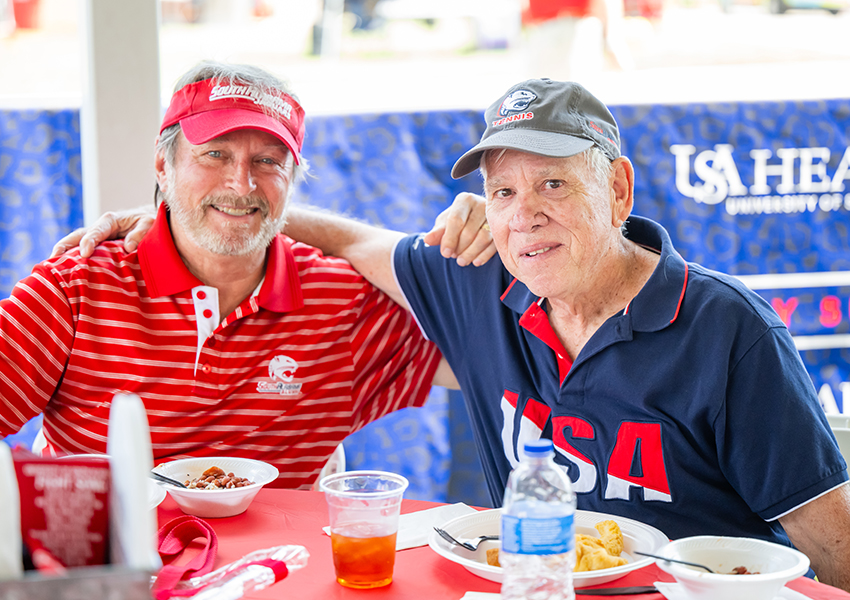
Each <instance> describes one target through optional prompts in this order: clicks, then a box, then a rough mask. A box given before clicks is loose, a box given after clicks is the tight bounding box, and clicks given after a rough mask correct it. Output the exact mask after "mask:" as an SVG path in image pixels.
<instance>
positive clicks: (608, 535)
mask: <svg viewBox="0 0 850 600" xmlns="http://www.w3.org/2000/svg"><path fill="white" fill-rule="evenodd" d="M595 527H596V531H598V532H599V535H600V537H598V538H597V537H593V536H592V535H584V534H582V533H579V534H577V535H576V566H575V569H573V571H575V572H577V573H580V572H583V571H598V570H599V569H608V568H611V567H619V566H621V565H624V564H626V562H627V561H626V559H625V558H623V557H622V556H620V554H621V553H622V552H623V532H622V531H620V526H619V525H617V523H615V522H614V521H612V520H610V519H609V520H607V521H600V522H599V523H597V524H596V525H595Z"/></svg>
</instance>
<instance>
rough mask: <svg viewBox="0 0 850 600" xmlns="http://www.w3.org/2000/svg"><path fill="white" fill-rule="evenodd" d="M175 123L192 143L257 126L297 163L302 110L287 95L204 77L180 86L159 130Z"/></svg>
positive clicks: (302, 132) (301, 127)
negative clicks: (289, 152)
mask: <svg viewBox="0 0 850 600" xmlns="http://www.w3.org/2000/svg"><path fill="white" fill-rule="evenodd" d="M175 123H180V128H181V129H182V130H183V135H185V136H186V139H187V140H189V143H191V144H195V145H197V144H204V143H206V142H208V141H210V140H211V139H213V138H216V137H218V136H220V135H224V134H225V133H229V132H231V131H236V130H237V129H259V130H260V131H265V132H267V133H270V134H272V135H273V136H275V137H276V138H278V139H279V140H280V141H282V142H283V143H284V144H286V147H287V148H289V150H290V151H291V152H292V155H293V158H294V159H295V164H300V163H301V145H302V143H303V142H304V109H303V108H301V105H300V104H298V102H296V101H295V99H294V98H292V96H290V95H288V94H283V93H280V92H277V91H275V90H263V89H261V88H259V87H257V86H252V85H246V84H241V83H235V84H232V85H228V84H225V83H216V82H215V80H213V79H205V80H203V81H198V82H195V83H191V84H189V85H186V86H184V87H182V88H180V89H179V90H178V91H177V92H176V93H175V94H174V95H173V96H172V97H171V104H169V106H168V110H167V111H166V112H165V118H163V120H162V126H161V127H160V129H159V132H160V133H162V132H163V130H164V129H165V128H166V127H171V126H172V125H174V124H175Z"/></svg>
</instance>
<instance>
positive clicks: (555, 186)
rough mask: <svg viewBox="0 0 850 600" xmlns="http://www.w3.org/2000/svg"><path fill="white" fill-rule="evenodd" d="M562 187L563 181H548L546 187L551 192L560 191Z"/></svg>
mask: <svg viewBox="0 0 850 600" xmlns="http://www.w3.org/2000/svg"><path fill="white" fill-rule="evenodd" d="M562 185H564V182H563V181H561V180H560V179H547V180H546V187H547V188H548V189H550V190H555V189H558V188H559V187H561V186H562Z"/></svg>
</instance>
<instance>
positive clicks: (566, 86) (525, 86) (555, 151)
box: [452, 79, 620, 179]
mask: <svg viewBox="0 0 850 600" xmlns="http://www.w3.org/2000/svg"><path fill="white" fill-rule="evenodd" d="M484 119H485V120H486V122H487V129H485V130H484V135H482V136H481V141H480V142H478V144H477V145H476V146H475V147H474V148H472V149H471V150H469V151H468V152H467V153H466V154H464V155H463V156H461V157H460V158H459V159H458V161H457V162H456V163H455V165H454V167H453V168H452V177H453V178H455V179H458V178H460V177H463V176H464V175H469V174H470V173H472V172H473V171H475V170H476V169H477V168H478V166H479V165H480V164H481V155H482V154H483V153H484V152H485V151H486V150H490V149H502V148H504V149H508V150H519V151H520V152H528V153H531V154H539V155H542V156H551V157H558V158H566V157H568V156H573V155H575V154H578V153H579V152H584V151H585V150H587V149H588V148H590V147H591V146H597V147H598V148H599V149H600V150H602V152H603V153H604V154H605V156H607V157H608V158H609V159H610V160H614V159H615V158H618V157H619V156H620V131H619V129H618V128H617V122H616V121H615V120H614V116H613V115H612V114H611V111H609V110H608V107H607V106H605V105H604V104H603V103H602V102H600V101H599V99H597V98H596V96H594V95H593V94H591V93H590V92H588V91H587V90H586V89H584V87H582V86H581V85H579V84H578V83H575V82H572V81H553V80H551V79H529V80H527V81H523V82H522V83H518V84H516V85H515V86H513V87H511V88H510V89H509V90H508V91H507V92H505V94H503V95H502V97H501V98H499V99H498V100H496V101H495V102H494V103H493V104H491V105H490V108H488V109H487V110H486V111H485V113H484Z"/></svg>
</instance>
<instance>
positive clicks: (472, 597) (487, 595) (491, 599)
mask: <svg viewBox="0 0 850 600" xmlns="http://www.w3.org/2000/svg"><path fill="white" fill-rule="evenodd" d="M499 596H500V594H494V593H492V592H466V593H465V594H464V595H463V596H461V598H460V600H497V599H498V598H499Z"/></svg>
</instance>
